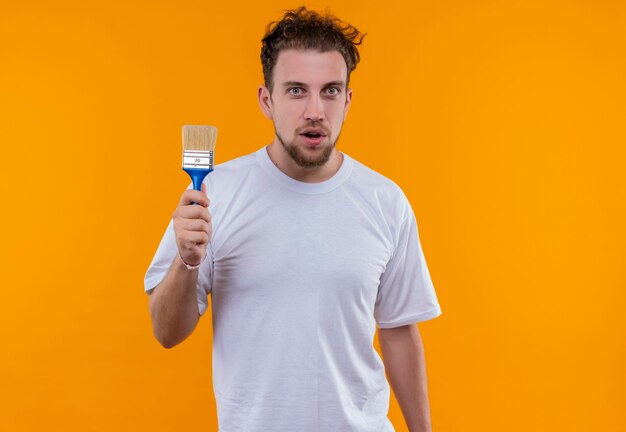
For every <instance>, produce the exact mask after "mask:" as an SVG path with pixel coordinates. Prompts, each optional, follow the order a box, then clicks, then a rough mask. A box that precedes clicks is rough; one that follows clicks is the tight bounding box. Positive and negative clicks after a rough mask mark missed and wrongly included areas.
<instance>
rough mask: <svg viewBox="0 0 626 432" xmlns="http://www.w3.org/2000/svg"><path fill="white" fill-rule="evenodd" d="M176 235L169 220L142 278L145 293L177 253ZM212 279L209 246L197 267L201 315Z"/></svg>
mask: <svg viewBox="0 0 626 432" xmlns="http://www.w3.org/2000/svg"><path fill="white" fill-rule="evenodd" d="M177 250H178V249H177V247H176V235H175V233H174V223H173V221H172V220H170V223H169V225H168V226H167V229H166V230H165V234H164V235H163V238H162V239H161V243H160V244H159V247H158V248H157V251H156V253H155V255H154V258H153V259H152V262H151V263H150V266H149V267H148V271H147V272H146V276H145V278H144V290H145V291H146V293H147V294H152V290H153V289H154V287H156V286H157V285H158V284H159V283H160V282H161V281H162V280H163V278H164V277H165V275H166V274H167V272H168V270H169V268H170V266H171V264H172V261H173V260H174V258H175V257H176V254H177ZM212 280H213V254H212V252H211V247H209V248H208V249H207V257H206V258H205V259H204V261H203V262H202V265H201V266H200V268H199V269H198V285H197V287H196V292H197V301H198V312H199V313H200V315H203V314H204V312H206V310H207V308H208V295H209V294H210V293H211V285H212Z"/></svg>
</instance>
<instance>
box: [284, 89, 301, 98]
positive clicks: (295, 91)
mask: <svg viewBox="0 0 626 432" xmlns="http://www.w3.org/2000/svg"><path fill="white" fill-rule="evenodd" d="M287 92H288V93H289V94H290V95H292V96H300V95H301V94H302V89H301V88H300V87H291V88H290V89H289V90H287Z"/></svg>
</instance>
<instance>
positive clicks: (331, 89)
mask: <svg viewBox="0 0 626 432" xmlns="http://www.w3.org/2000/svg"><path fill="white" fill-rule="evenodd" d="M326 92H327V93H328V94H329V95H330V96H337V95H338V94H339V87H328V88H327V89H326Z"/></svg>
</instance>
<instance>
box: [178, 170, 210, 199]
mask: <svg viewBox="0 0 626 432" xmlns="http://www.w3.org/2000/svg"><path fill="white" fill-rule="evenodd" d="M183 171H185V172H186V173H187V174H189V177H191V181H192V182H193V188H194V189H195V190H197V191H201V190H202V181H203V180H204V178H205V177H206V176H207V174H208V173H210V172H211V171H213V169H197V168H183ZM194 204H197V203H194Z"/></svg>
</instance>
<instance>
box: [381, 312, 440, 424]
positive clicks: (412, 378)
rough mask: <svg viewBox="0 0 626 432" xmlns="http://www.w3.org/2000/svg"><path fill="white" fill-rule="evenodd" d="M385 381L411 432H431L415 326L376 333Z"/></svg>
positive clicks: (421, 352)
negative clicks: (389, 386) (387, 382)
mask: <svg viewBox="0 0 626 432" xmlns="http://www.w3.org/2000/svg"><path fill="white" fill-rule="evenodd" d="M378 340H379V342H380V348H381V351H382V355H383V363H384V364H385V370H386V371H387V378H388V379H389V384H390V385H391V388H392V389H393V392H394V394H395V396H396V399H397V400H398V404H399V405H400V409H401V410H402V414H403V415H404V420H405V421H406V424H407V426H408V428H409V431H410V432H431V431H432V425H431V420H430V404H429V402H428V387H427V382H426V362H425V359H424V346H423V345H422V338H421V337H420V333H419V330H418V328H417V325H415V324H410V325H406V326H401V327H396V328H390V329H382V328H381V329H379V332H378Z"/></svg>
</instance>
